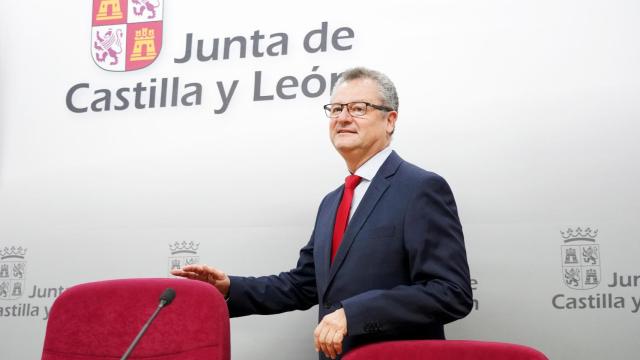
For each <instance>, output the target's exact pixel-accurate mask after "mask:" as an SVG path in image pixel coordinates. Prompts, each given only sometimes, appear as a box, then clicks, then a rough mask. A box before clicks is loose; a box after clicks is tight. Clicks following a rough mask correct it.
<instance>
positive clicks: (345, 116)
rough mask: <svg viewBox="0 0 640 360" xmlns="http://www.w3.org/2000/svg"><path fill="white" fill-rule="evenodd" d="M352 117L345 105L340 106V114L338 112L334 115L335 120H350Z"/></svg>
mask: <svg viewBox="0 0 640 360" xmlns="http://www.w3.org/2000/svg"><path fill="white" fill-rule="evenodd" d="M352 119H353V117H352V116H351V113H349V110H348V109H347V107H346V106H343V107H342V111H340V114H338V116H337V117H336V120H337V121H346V120H349V121H350V120H352Z"/></svg>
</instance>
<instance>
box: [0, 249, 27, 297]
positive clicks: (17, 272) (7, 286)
mask: <svg viewBox="0 0 640 360" xmlns="http://www.w3.org/2000/svg"><path fill="white" fill-rule="evenodd" d="M26 254H27V249H24V248H22V246H20V247H17V248H16V247H15V246H12V247H11V248H9V247H5V248H4V249H0V300H15V299H19V298H20V297H22V294H23V292H24V289H25V286H26V285H25V280H26V273H25V271H26V268H27V262H26V261H25V260H24V257H25V255H26Z"/></svg>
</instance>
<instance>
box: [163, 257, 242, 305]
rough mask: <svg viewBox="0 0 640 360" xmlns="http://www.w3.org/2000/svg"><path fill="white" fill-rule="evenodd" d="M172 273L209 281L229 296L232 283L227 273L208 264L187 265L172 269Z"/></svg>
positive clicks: (225, 295) (224, 294) (223, 294)
mask: <svg viewBox="0 0 640 360" xmlns="http://www.w3.org/2000/svg"><path fill="white" fill-rule="evenodd" d="M171 275H175V276H181V277H185V278H188V279H193V280H200V281H204V282H206V283H209V284H211V285H213V286H215V287H216V289H218V291H220V292H221V293H222V296H224V297H227V294H228V293H229V286H230V285H231V281H230V280H229V277H228V276H227V274H225V273H224V272H223V271H221V270H218V269H216V268H214V267H211V266H208V265H200V264H197V265H187V266H185V267H183V268H182V269H173V270H171Z"/></svg>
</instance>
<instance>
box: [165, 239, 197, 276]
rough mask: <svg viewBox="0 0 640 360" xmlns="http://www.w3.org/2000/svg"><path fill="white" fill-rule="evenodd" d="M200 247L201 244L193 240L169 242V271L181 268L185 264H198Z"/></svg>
mask: <svg viewBox="0 0 640 360" xmlns="http://www.w3.org/2000/svg"><path fill="white" fill-rule="evenodd" d="M198 247H200V244H199V243H198V244H196V243H194V242H193V241H189V242H186V241H183V242H179V241H176V242H174V243H173V244H169V251H171V256H169V272H171V270H173V269H180V268H181V267H183V266H185V265H193V264H197V263H198V262H199V261H200V257H199V256H198Z"/></svg>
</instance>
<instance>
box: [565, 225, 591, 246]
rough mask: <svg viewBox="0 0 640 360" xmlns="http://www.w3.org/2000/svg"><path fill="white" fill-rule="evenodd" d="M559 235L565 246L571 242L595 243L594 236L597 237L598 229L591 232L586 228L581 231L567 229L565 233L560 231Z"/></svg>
mask: <svg viewBox="0 0 640 360" xmlns="http://www.w3.org/2000/svg"><path fill="white" fill-rule="evenodd" d="M560 234H561V235H562V238H563V239H564V242H565V244H566V243H570V242H573V241H589V242H595V241H596V236H598V229H595V230H591V228H590V227H588V228H586V229H584V230H582V228H580V227H578V228H576V229H575V230H574V229H572V228H568V229H567V231H560Z"/></svg>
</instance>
